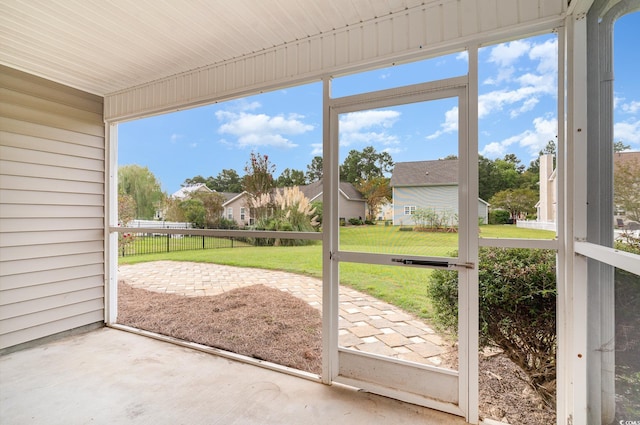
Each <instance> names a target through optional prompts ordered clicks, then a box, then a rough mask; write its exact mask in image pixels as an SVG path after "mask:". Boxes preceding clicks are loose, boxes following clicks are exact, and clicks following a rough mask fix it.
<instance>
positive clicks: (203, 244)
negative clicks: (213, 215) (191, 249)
mask: <svg viewBox="0 0 640 425" xmlns="http://www.w3.org/2000/svg"><path fill="white" fill-rule="evenodd" d="M202 249H204V235H202Z"/></svg>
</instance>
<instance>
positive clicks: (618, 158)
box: [536, 152, 640, 227]
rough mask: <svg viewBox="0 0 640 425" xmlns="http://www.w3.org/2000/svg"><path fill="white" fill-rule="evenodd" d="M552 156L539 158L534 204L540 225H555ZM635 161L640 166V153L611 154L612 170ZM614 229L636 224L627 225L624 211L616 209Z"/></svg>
mask: <svg viewBox="0 0 640 425" xmlns="http://www.w3.org/2000/svg"><path fill="white" fill-rule="evenodd" d="M553 159H554V156H553V155H542V156H540V200H539V201H538V203H537V204H536V210H537V214H538V220H537V221H539V222H542V223H556V221H557V212H556V205H557V203H558V193H557V188H558V184H557V171H556V169H555V168H554V165H553ZM633 161H635V162H636V163H637V164H639V165H640V152H616V153H614V154H613V168H614V174H615V169H616V168H617V167H618V165H620V164H624V163H631V162H633ZM615 220H616V222H615V225H616V227H627V226H629V225H631V227H635V224H637V223H635V224H634V223H629V221H628V219H627V217H626V216H625V213H624V211H622V210H621V208H619V207H616V211H615Z"/></svg>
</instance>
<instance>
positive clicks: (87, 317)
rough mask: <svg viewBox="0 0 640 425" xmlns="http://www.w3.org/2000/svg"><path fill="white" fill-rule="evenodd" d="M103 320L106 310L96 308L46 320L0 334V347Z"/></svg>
mask: <svg viewBox="0 0 640 425" xmlns="http://www.w3.org/2000/svg"><path fill="white" fill-rule="evenodd" d="M103 321H104V310H95V311H90V312H88V313H84V314H79V315H77V316H72V317H67V318H64V319H61V320H56V321H54V322H46V323H44V324H42V325H39V326H34V327H31V328H28V329H22V330H21V331H18V332H12V333H9V334H5V335H0V349H3V348H7V347H12V346H14V345H18V344H22V343H24V342H29V341H33V340H36V339H38V338H43V337H46V336H49V335H55V334H57V333H60V332H64V331H67V330H69V329H74V328H79V327H81V326H85V325H91V324H93V323H98V322H103Z"/></svg>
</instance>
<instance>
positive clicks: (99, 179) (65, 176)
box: [0, 159, 104, 183]
mask: <svg viewBox="0 0 640 425" xmlns="http://www.w3.org/2000/svg"><path fill="white" fill-rule="evenodd" d="M0 171H1V172H2V174H4V175H7V176H29V177H41V178H45V179H58V180H75V181H81V182H93V183H103V182H104V172H102V171H90V170H79V169H77V168H63V167H57V166H55V165H41V164H27V163H24V162H16V161H5V160H2V159H0Z"/></svg>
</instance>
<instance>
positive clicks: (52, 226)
mask: <svg viewBox="0 0 640 425" xmlns="http://www.w3.org/2000/svg"><path fill="white" fill-rule="evenodd" d="M81 229H104V220H103V219H101V218H24V219H23V218H5V219H3V220H2V221H1V222H0V232H7V233H11V232H42V231H44V232H46V231H50V230H81Z"/></svg>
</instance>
